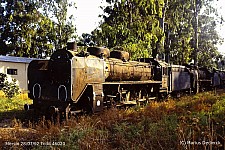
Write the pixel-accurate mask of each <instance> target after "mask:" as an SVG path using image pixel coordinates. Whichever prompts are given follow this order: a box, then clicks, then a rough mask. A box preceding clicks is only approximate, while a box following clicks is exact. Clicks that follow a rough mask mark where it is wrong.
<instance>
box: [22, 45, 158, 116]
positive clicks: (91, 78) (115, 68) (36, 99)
mask: <svg viewBox="0 0 225 150" xmlns="http://www.w3.org/2000/svg"><path fill="white" fill-rule="evenodd" d="M153 67H154V66H153V65H152V64H151V63H146V62H138V61H129V54H128V53H127V52H120V51H112V52H110V51H109V50H108V49H107V48H98V47H89V48H88V49H87V52H80V53H78V52H75V51H73V50H69V48H67V49H61V50H57V51H55V52H54V53H53V54H52V56H51V58H50V60H34V61H32V62H31V63H30V64H29V67H28V89H29V94H28V96H29V98H31V99H32V100H33V104H32V105H25V106H24V107H25V109H26V110H29V109H33V110H34V112H35V114H36V115H45V116H46V117H52V116H55V115H57V116H60V117H61V118H65V119H66V120H67V119H68V118H69V116H71V115H72V114H77V113H79V112H87V113H90V112H91V113H95V112H99V111H102V110H103V108H108V107H112V106H122V105H135V104H137V103H141V102H143V101H148V100H149V99H151V98H154V97H156V95H157V94H158V92H159V88H160V84H161V81H155V80H153V76H154V72H153Z"/></svg>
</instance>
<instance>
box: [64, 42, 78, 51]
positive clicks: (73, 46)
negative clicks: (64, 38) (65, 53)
mask: <svg viewBox="0 0 225 150" xmlns="http://www.w3.org/2000/svg"><path fill="white" fill-rule="evenodd" d="M66 46H67V50H72V51H77V43H76V42H68V43H67V44H66Z"/></svg>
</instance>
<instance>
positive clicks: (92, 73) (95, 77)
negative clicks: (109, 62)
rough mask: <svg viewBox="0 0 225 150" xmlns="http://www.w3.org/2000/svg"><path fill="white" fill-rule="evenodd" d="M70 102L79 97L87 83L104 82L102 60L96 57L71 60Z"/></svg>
mask: <svg viewBox="0 0 225 150" xmlns="http://www.w3.org/2000/svg"><path fill="white" fill-rule="evenodd" d="M71 77H72V100H74V101H75V102H76V101H77V100H78V98H79V97H80V96H81V94H82V92H83V91H84V90H85V87H86V86H87V84H89V83H93V82H94V83H96V82H97V83H102V82H104V81H105V75H104V60H103V59H99V58H97V57H91V56H89V57H73V59H72V74H71Z"/></svg>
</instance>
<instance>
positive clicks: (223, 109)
mask: <svg viewBox="0 0 225 150" xmlns="http://www.w3.org/2000/svg"><path fill="white" fill-rule="evenodd" d="M224 114H225V94H223V93H222V92H221V93H219V95H214V94H213V93H210V92H205V93H200V94H198V95H194V96H186V97H182V98H180V99H168V100H166V101H163V102H151V103H149V104H148V105H147V106H146V107H144V108H139V107H133V108H130V109H127V110H118V109H110V110H106V111H105V112H103V113H100V114H95V115H92V116H85V115H83V116H79V117H78V118H73V119H71V120H70V121H69V122H68V123H65V124H51V123H50V122H48V121H46V120H44V119H43V120H41V121H40V122H39V123H37V124H33V123H31V122H28V123H26V124H24V123H23V122H21V120H18V119H14V120H13V121H12V123H11V124H12V126H11V127H10V128H2V129H0V145H1V146H0V148H2V149H8V148H11V147H13V146H12V145H10V146H7V145H6V144H7V143H5V142H6V141H8V142H12V143H14V144H15V143H20V145H16V146H14V147H15V149H17V148H20V149H121V150H122V149H138V150H139V149H141V150H142V149H143V150H144V149H153V150H155V149H165V150H168V149H180V150H182V149H199V150H200V149H206V150H212V149H221V148H223V146H224V139H225V134H224V126H225V117H224V116H225V115H224ZM25 125H26V128H24V126H25ZM189 141H190V142H192V143H188V142H189ZM21 142H34V143H32V144H33V145H26V146H24V145H21ZM204 142H205V143H204ZM206 142H211V143H206ZM212 142H214V143H212ZM215 142H217V143H215ZM35 143H36V144H37V143H38V144H39V145H38V146H36V145H34V144H35ZM26 144H28V143H26ZM44 145H45V146H44Z"/></svg>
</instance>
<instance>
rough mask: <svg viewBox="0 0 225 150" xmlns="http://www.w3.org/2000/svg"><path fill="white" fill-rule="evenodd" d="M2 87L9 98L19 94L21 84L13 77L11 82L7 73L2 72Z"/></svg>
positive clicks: (0, 80) (0, 82) (0, 79)
mask: <svg viewBox="0 0 225 150" xmlns="http://www.w3.org/2000/svg"><path fill="white" fill-rule="evenodd" d="M0 89H1V90H2V91H3V92H4V94H5V96H6V97H7V98H9V99H11V98H13V97H14V96H16V95H18V94H19V86H18V85H17V84H16V79H12V82H9V81H8V79H7V75H6V74H3V73H0Z"/></svg>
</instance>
